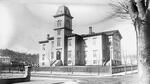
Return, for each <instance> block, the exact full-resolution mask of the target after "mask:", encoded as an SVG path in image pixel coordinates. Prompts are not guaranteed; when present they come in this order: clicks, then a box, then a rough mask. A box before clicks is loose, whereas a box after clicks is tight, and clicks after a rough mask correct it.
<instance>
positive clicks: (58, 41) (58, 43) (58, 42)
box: [57, 38, 61, 46]
mask: <svg viewBox="0 0 150 84" xmlns="http://www.w3.org/2000/svg"><path fill="white" fill-rule="evenodd" d="M60 42H61V38H57V46H60Z"/></svg>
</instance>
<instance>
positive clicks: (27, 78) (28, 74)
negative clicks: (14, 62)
mask: <svg viewBox="0 0 150 84" xmlns="http://www.w3.org/2000/svg"><path fill="white" fill-rule="evenodd" d="M24 77H26V80H27V81H30V78H31V67H30V66H25V74H24Z"/></svg>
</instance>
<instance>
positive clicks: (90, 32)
mask: <svg viewBox="0 0 150 84" xmlns="http://www.w3.org/2000/svg"><path fill="white" fill-rule="evenodd" d="M92 33H93V32H92V27H91V26H90V27H89V34H92Z"/></svg>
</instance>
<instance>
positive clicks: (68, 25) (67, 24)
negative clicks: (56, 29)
mask: <svg viewBox="0 0 150 84" xmlns="http://www.w3.org/2000/svg"><path fill="white" fill-rule="evenodd" d="M66 27H67V28H70V21H69V20H66Z"/></svg>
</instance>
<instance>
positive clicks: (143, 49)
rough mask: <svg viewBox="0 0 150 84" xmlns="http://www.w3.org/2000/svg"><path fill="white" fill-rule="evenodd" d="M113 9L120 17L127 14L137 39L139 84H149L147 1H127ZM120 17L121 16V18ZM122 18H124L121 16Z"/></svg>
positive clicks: (149, 61) (149, 59)
mask: <svg viewBox="0 0 150 84" xmlns="http://www.w3.org/2000/svg"><path fill="white" fill-rule="evenodd" d="M112 6H113V7H115V8H116V9H117V10H116V9H115V10H116V11H117V13H118V14H119V13H120V14H119V15H120V16H121V15H124V14H129V15H130V17H131V20H132V22H133V24H134V27H135V31H136V38H137V55H138V70H139V72H138V75H139V80H140V84H150V10H149V9H148V7H149V0H128V1H127V2H126V3H124V2H123V3H122V2H119V4H118V5H112ZM121 17H122V16H121ZM123 17H124V16H123Z"/></svg>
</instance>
